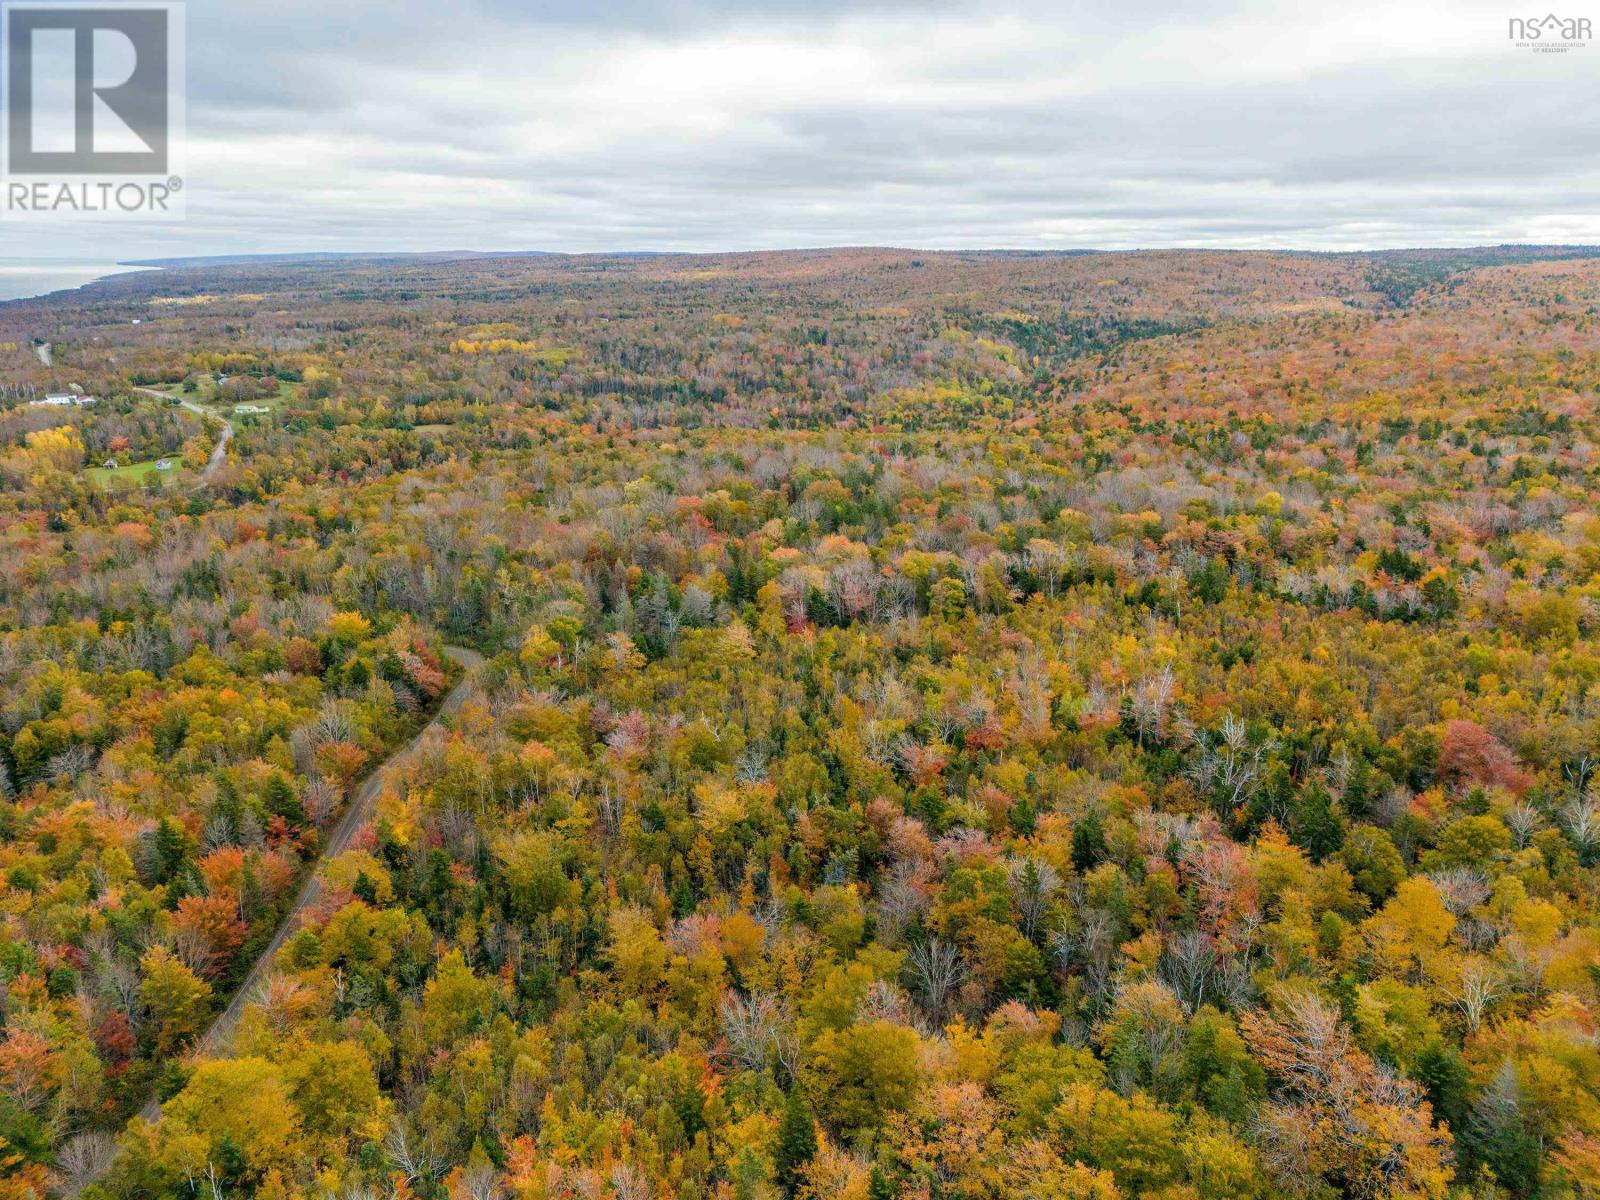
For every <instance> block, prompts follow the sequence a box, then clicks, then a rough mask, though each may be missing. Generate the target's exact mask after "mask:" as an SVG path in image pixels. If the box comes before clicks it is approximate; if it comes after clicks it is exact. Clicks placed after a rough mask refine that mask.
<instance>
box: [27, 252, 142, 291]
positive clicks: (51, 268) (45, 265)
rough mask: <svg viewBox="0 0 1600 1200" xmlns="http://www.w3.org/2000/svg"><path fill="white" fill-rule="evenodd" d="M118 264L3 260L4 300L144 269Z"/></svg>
mask: <svg viewBox="0 0 1600 1200" xmlns="http://www.w3.org/2000/svg"><path fill="white" fill-rule="evenodd" d="M144 269H145V268H142V267H123V266H118V265H117V264H116V263H114V262H66V261H61V260H56V259H31V258H0V300H23V299H26V298H28V297H29V296H44V295H48V294H49V293H50V292H59V291H63V290H65V289H66V288H76V287H82V286H83V285H84V284H86V283H93V282H94V281H95V280H96V279H104V278H105V277H106V276H107V275H121V274H122V273H124V272H125V271H138V270H144Z"/></svg>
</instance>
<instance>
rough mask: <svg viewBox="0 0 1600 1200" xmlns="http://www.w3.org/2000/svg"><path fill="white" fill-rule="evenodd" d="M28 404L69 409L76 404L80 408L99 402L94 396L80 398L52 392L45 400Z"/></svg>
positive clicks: (68, 393) (70, 394)
mask: <svg viewBox="0 0 1600 1200" xmlns="http://www.w3.org/2000/svg"><path fill="white" fill-rule="evenodd" d="M28 403H29V404H32V405H36V406H38V405H48V406H49V407H50V408H67V407H70V406H71V405H74V404H77V405H80V406H86V405H90V404H95V403H97V400H96V398H95V397H94V396H79V395H75V394H73V393H72V392H52V393H50V394H49V395H48V396H46V397H45V398H44V399H43V400H29V401H28Z"/></svg>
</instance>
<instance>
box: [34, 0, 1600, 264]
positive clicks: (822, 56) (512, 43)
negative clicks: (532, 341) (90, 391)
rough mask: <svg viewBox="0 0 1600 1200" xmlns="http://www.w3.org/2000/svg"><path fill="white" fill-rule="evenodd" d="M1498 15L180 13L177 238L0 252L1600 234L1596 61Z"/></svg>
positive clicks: (1331, 242)
mask: <svg viewBox="0 0 1600 1200" xmlns="http://www.w3.org/2000/svg"><path fill="white" fill-rule="evenodd" d="M1174 7H1176V6H1174ZM1574 11H1575V12H1576V10H1574ZM1509 15H1512V14H1511V13H1510V12H1508V10H1507V9H1506V8H1505V7H1504V6H1503V5H1502V4H1497V3H1490V4H1454V5H1448V6H1445V5H1437V4H1435V5H1427V4H1406V3H1401V4H1363V3H1359V2H1358V3H1354V4H1345V3H1341V4H1336V5H1335V4H1327V3H1318V4H1307V5H1303V6H1296V5H1292V4H1290V5H1285V4H1281V3H1277V4H1261V5H1250V4H1231V3H1220V2H1218V0H1201V2H1199V3H1195V4H1189V5H1185V6H1183V7H1182V9H1181V11H1171V10H1169V9H1167V8H1165V7H1163V6H1157V5H1155V4H1151V3H1140V2H1137V0H1136V2H1135V3H1132V4H1121V5H1117V6H1112V5H1105V4H1102V5H1096V6H1093V7H1089V6H1081V7H1080V6H1073V5H1062V4H1038V5H1010V6H1005V5H1002V6H998V7H997V6H995V5H992V4H991V5H983V6H967V5H958V4H941V3H914V2H911V0H903V2H894V0H886V2H881V3H867V4H862V3H848V4H847V3H843V2H838V3H833V2H823V3H814V2H810V3H800V2H799V0H793V2H789V0H767V2H764V3H761V2H758V3H754V4H747V3H740V4H734V3H705V4H696V3H680V4H671V3H655V2H652V0H622V3H619V4H606V5H598V4H593V3H581V2H577V0H573V2H563V3H553V4H539V5H536V6H532V7H530V6H529V5H527V4H525V3H513V2H512V0H468V2H467V3H449V4H442V3H437V2H436V0H428V2H425V3H412V4H407V5H394V4H389V3H378V2H376V0H340V2H338V3H328V2H327V0H315V2H312V0H281V2H275V3H272V4H259V3H256V2H255V0H247V2H241V0H204V3H193V4H190V5H189V6H188V43H189V56H188V57H189V66H188V97H189V98H188V114H189V115H188V123H189V164H188V183H189V189H188V192H187V196H188V215H187V219H186V220H185V221H184V222H182V223H181V224H179V223H174V224H172V225H167V226H162V225H155V224H149V223H140V224H115V225H113V224H100V223H83V222H77V223H74V224H72V225H70V226H64V227H62V228H61V229H59V230H49V231H46V232H45V241H46V245H45V246H44V247H43V248H42V250H41V249H40V247H39V246H38V240H39V239H38V237H37V234H38V232H39V231H38V230H37V229H34V228H30V229H29V230H28V235H29V236H28V239H27V241H28V243H29V244H27V245H24V242H23V240H22V239H20V238H19V237H18V236H17V231H7V236H5V239H4V244H5V245H6V246H7V249H6V250H5V251H4V252H5V253H13V254H23V253H34V252H44V253H51V254H55V255H58V256H80V257H81V256H83V255H85V254H93V253H101V252H105V253H114V254H117V255H119V256H122V257H135V256H153V255H158V254H168V253H225V252H245V251H285V250H302V249H332V250H366V249H413V250H422V249H444V248H451V249H455V248H473V249H558V250H615V249H674V250H709V249H727V248H754V247H780V246H818V245H840V244H867V243H870V244H895V245H915V246H925V247H974V246H1014V247H1043V248H1081V247H1109V248H1126V247H1136V246H1152V245H1165V246H1174V245H1184V246H1270V247H1279V246H1295V247H1310V248H1324V249H1347V248H1363V247H1372V246H1391V245H1442V244H1464V243H1478V242H1495V241H1503V240H1515V241H1578V240H1588V241H1594V240H1600V154H1597V151H1600V134H1597V133H1596V131H1595V127H1594V119H1593V117H1594V113H1595V112H1596V111H1597V110H1600V103H1597V101H1600V43H1597V44H1594V45H1591V46H1589V47H1588V48H1586V49H1584V50H1579V51H1576V52H1574V53H1570V54H1566V55H1536V54H1533V53H1532V52H1530V51H1528V50H1526V49H1518V48H1517V47H1516V46H1515V45H1514V44H1512V43H1511V42H1510V40H1509V39H1508V37H1507V17H1508V16H1509ZM1597 15H1600V14H1597Z"/></svg>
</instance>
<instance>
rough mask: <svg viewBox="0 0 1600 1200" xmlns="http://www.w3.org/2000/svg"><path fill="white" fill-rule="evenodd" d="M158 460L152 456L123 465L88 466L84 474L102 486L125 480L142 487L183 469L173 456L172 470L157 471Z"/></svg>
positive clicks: (168, 477) (167, 477)
mask: <svg viewBox="0 0 1600 1200" xmlns="http://www.w3.org/2000/svg"><path fill="white" fill-rule="evenodd" d="M159 461H160V459H155V458H152V459H149V460H148V461H146V462H136V463H128V464H126V465H123V466H115V467H89V468H88V469H87V470H85V471H84V475H85V476H87V477H88V479H89V480H90V481H91V482H93V483H98V484H100V485H101V486H102V487H105V486H107V485H109V484H112V483H115V482H117V481H119V480H127V481H128V482H130V483H135V484H138V485H140V486H141V487H142V486H145V485H147V484H151V483H154V482H156V481H157V480H160V479H170V478H171V477H172V476H174V475H176V474H178V472H179V471H181V470H182V469H183V467H182V465H181V464H180V463H179V462H178V461H177V459H175V458H174V459H173V467H172V470H170V471H158V470H156V463H158V462H159Z"/></svg>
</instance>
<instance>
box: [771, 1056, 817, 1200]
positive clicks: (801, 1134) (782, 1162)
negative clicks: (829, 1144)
mask: <svg viewBox="0 0 1600 1200" xmlns="http://www.w3.org/2000/svg"><path fill="white" fill-rule="evenodd" d="M816 1153H817V1123H816V1121H815V1120H814V1119H813V1118H812V1116H811V1106H810V1105H809V1104H807V1103H806V1097H805V1091H804V1089H803V1088H802V1087H801V1086H800V1085H799V1084H798V1083H797V1084H795V1085H794V1087H792V1088H790V1089H789V1099H788V1100H787V1101H786V1102H785V1104H784V1106H783V1120H782V1121H781V1122H779V1124H778V1153H777V1168H778V1171H777V1174H778V1184H779V1186H780V1187H782V1188H783V1190H784V1192H785V1194H787V1195H791V1196H792V1195H794V1191H795V1188H796V1186H797V1185H798V1184H799V1182H800V1176H801V1174H802V1173H803V1172H804V1170H805V1167H806V1164H807V1163H809V1162H810V1161H811V1160H812V1159H813V1158H814V1157H816Z"/></svg>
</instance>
